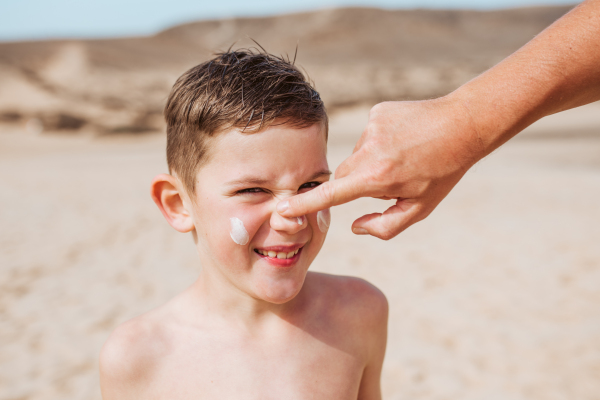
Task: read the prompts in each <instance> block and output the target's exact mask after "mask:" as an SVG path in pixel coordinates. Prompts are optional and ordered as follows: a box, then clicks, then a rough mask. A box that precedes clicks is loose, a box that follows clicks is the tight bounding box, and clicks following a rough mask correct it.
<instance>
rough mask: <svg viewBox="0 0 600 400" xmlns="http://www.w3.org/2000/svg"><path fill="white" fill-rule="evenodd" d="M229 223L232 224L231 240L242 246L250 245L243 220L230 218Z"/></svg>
mask: <svg viewBox="0 0 600 400" xmlns="http://www.w3.org/2000/svg"><path fill="white" fill-rule="evenodd" d="M229 222H230V223H231V232H229V235H230V236H231V239H233V241H234V242H235V243H237V244H239V245H242V246H243V245H245V244H246V243H248V240H249V239H250V237H249V236H248V231H246V228H245V227H244V223H243V222H242V220H241V219H239V218H235V217H234V218H229Z"/></svg>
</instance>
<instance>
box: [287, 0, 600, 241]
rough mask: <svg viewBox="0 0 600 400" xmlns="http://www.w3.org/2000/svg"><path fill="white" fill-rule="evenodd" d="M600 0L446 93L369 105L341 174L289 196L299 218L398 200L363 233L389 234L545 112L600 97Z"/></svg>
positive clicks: (365, 222)
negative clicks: (360, 201) (363, 201)
mask: <svg viewBox="0 0 600 400" xmlns="http://www.w3.org/2000/svg"><path fill="white" fill-rule="evenodd" d="M599 66H600V0H587V1H585V2H583V3H582V4H580V5H579V6H577V7H575V8H574V9H573V10H571V11H570V12H569V13H567V14H566V15H565V16H563V17H562V18H560V19H559V20H558V21H556V22H555V23H554V24H552V25H551V26H549V27H548V28H547V29H546V30H544V31H543V32H542V33H540V34H539V35H538V36H536V37H535V38H534V39H533V40H531V41H530V42H529V43H527V44H526V45H525V46H524V47H522V48H521V49H520V50H518V51H517V52H515V53H514V54H512V55H511V56H509V57H508V58H506V59H505V60H503V61H502V62H501V63H499V64H498V65H496V66H494V67H493V68H491V69H490V70H488V71H486V72H485V73H483V74H482V75H480V76H478V77H477V78H475V79H473V80H472V81H470V82H468V83H466V84H465V85H463V86H461V87H460V88H458V89H457V90H456V91H454V92H452V93H450V94H449V95H447V96H444V97H441V98H438V99H433V100H426V101H415V102H386V103H380V104H377V105H376V106H375V107H373V108H372V109H371V112H370V114H369V122H368V124H367V127H366V129H365V130H364V132H363V134H362V136H361V138H360V139H359V141H358V143H357V144H356V147H355V148H354V152H353V154H352V155H351V156H350V157H349V158H348V159H346V160H345V161H344V162H343V163H342V164H341V165H340V166H339V167H338V169H337V170H336V172H335V180H333V181H331V182H329V183H325V184H323V185H321V186H319V187H318V188H316V189H315V190H313V191H311V192H310V193H306V194H302V195H298V196H295V197H293V198H290V199H286V200H285V201H282V202H281V203H280V204H279V205H278V206H277V209H278V211H279V212H280V214H281V215H283V216H286V217H293V216H295V215H302V214H305V213H309V212H314V211H316V210H319V209H324V208H329V207H332V206H335V205H339V204H343V203H346V202H349V201H351V200H354V199H357V198H359V197H375V198H382V199H396V204H395V205H393V206H391V207H390V208H388V209H387V210H386V211H385V212H383V213H373V214H367V215H363V216H362V217H360V218H358V219H357V220H356V221H354V223H353V224H352V231H353V232H354V233H356V234H359V235H360V234H370V235H373V236H376V237H378V238H381V239H385V240H388V239H391V238H393V237H395V236H396V235H398V234H399V233H400V232H402V231H403V230H404V229H406V228H408V227H409V226H411V225H412V224H414V223H416V222H418V221H420V220H422V219H424V218H426V217H427V216H428V215H429V214H430V213H431V212H432V211H433V210H434V209H435V208H436V207H437V205H438V204H439V203H440V202H441V201H442V200H443V199H444V198H445V197H446V196H447V195H448V193H449V192H450V191H451V190H452V188H453V187H454V186H455V185H456V184H457V183H458V181H459V180H460V179H461V178H462V176H463V175H464V174H465V173H466V172H467V171H468V170H469V168H471V167H472V166H473V165H474V164H475V163H476V162H478V161H479V160H481V159H482V158H483V157H485V156H487V155H488V154H490V153H491V152H492V151H494V150H495V149H497V148H498V147H499V146H501V145H502V144H504V143H505V142H506V141H508V140H509V139H510V138H512V137H513V136H515V135H516V134H517V133H519V132H520V131H522V130H523V129H525V128H526V127H527V126H529V125H531V124H532V123H533V122H535V121H537V120H538V119H540V118H542V117H544V116H547V115H551V114H554V113H557V112H560V111H564V110H568V109H570V108H574V107H578V106H581V105H584V104H587V103H591V102H593V101H596V100H600V67H599Z"/></svg>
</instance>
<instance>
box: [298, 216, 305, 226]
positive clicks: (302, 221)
mask: <svg viewBox="0 0 600 400" xmlns="http://www.w3.org/2000/svg"><path fill="white" fill-rule="evenodd" d="M296 222H298V225H302V224H303V223H304V217H297V218H296Z"/></svg>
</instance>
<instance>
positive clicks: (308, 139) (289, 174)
mask: <svg viewBox="0 0 600 400" xmlns="http://www.w3.org/2000/svg"><path fill="white" fill-rule="evenodd" d="M326 150H327V144H326V141H325V133H324V132H323V128H322V126H321V125H319V124H317V125H313V126H311V127H309V128H304V129H297V128H292V127H288V126H285V125H281V126H274V127H270V128H267V129H265V130H264V131H261V132H259V133H254V134H243V133H240V132H239V131H238V130H232V131H230V132H226V133H222V134H220V135H219V136H218V137H217V138H215V139H214V141H212V142H211V148H210V150H209V152H210V159H209V161H208V163H207V164H205V165H204V166H203V167H201V168H200V170H199V171H198V174H197V181H196V190H195V193H194V194H193V195H192V197H191V199H190V200H191V203H192V204H190V208H191V209H192V212H191V214H192V218H193V222H194V226H195V229H196V233H197V237H198V250H199V252H200V255H201V258H202V260H203V263H204V268H205V269H207V270H206V272H209V271H208V269H210V273H216V274H219V275H221V277H223V278H225V280H226V281H228V282H229V283H230V284H232V285H233V286H234V287H236V288H237V289H239V290H241V291H242V292H245V293H247V294H249V295H250V296H252V297H254V298H258V299H262V300H266V301H268V302H271V303H277V304H280V303H284V302H286V301H288V300H290V299H292V298H293V297H294V296H296V294H298V292H299V291H300V289H301V288H302V284H303V283H304V278H305V276H306V272H307V270H308V267H309V266H310V264H311V262H312V261H313V260H314V258H315V257H316V255H317V253H318V252H319V250H320V249H321V246H322V245H323V242H324V240H325V235H326V230H327V226H328V225H329V211H328V210H327V211H325V212H321V214H320V215H317V214H318V213H312V214H308V215H306V216H304V217H303V218H301V219H296V218H294V219H288V218H284V217H282V216H281V215H279V214H278V213H277V211H276V210H275V206H276V205H277V203H278V202H279V201H281V200H282V199H285V198H286V197H289V196H293V195H295V194H297V193H302V192H305V191H308V190H311V189H312V188H314V187H316V186H318V185H319V184H321V183H322V182H325V181H328V180H329V175H330V172H329V168H328V165H327V159H326ZM318 217H319V220H320V221H318ZM319 222H320V224H319ZM246 232H247V235H245V233H246ZM236 242H237V243H236ZM296 252H297V253H296ZM294 253H296V254H294ZM269 254H270V255H269Z"/></svg>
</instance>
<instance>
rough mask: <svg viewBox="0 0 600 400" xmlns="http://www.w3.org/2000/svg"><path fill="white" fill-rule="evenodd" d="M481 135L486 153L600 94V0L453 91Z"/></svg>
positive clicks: (577, 10) (581, 7) (590, 1)
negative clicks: (531, 125) (537, 124)
mask: <svg viewBox="0 0 600 400" xmlns="http://www.w3.org/2000/svg"><path fill="white" fill-rule="evenodd" d="M449 97H450V98H452V99H454V100H457V101H458V102H459V103H460V104H462V105H463V107H464V111H465V114H467V116H468V117H469V118H470V120H471V122H472V124H473V127H474V129H475V131H476V133H477V135H478V140H479V142H480V145H481V146H480V149H481V152H482V154H480V157H484V156H485V155H487V154H489V153H491V152H492V151H493V150H495V149H496V148H498V147H499V146H500V145H502V144H503V143H504V142H506V141H507V140H509V139H510V138H511V137H513V136H514V135H516V134H517V133H519V132H520V131H521V130H523V129H524V128H526V127H527V126H529V125H530V124H532V123H533V122H535V121H537V120H538V119H540V118H542V117H544V116H547V115H550V114H554V113H556V112H559V111H564V110H567V109H570V108H573V107H577V106H581V105H584V104H587V103H590V102H592V101H596V100H600V0H588V1H586V2H584V3H582V4H580V5H579V6H577V7H576V8H575V9H573V10H572V11H570V12H569V13H567V14H566V15H565V16H563V17H562V18H561V19H559V20H558V21H556V22H555V23H554V24H552V25H551V26H550V27H548V28H547V29H546V30H544V31H543V32H542V33H540V34H539V35H538V36H536V37H535V38H534V39H533V40H531V41H530V42H529V43H527V44H526V45H525V46H523V47H522V48H521V49H520V50H518V51H517V52H516V53H514V54H513V55H511V56H510V57H508V58H506V59H505V60H503V61H502V62H501V63H499V64H498V65H496V66H495V67H493V68H491V69H490V70H488V71H487V72H485V73H484V74H482V75H480V76H479V77H477V78H475V79H473V80H472V81H470V82H468V83H466V84H465V85H463V86H462V87H460V88H459V89H457V90H456V91H455V92H453V93H452V94H450V95H449Z"/></svg>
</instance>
